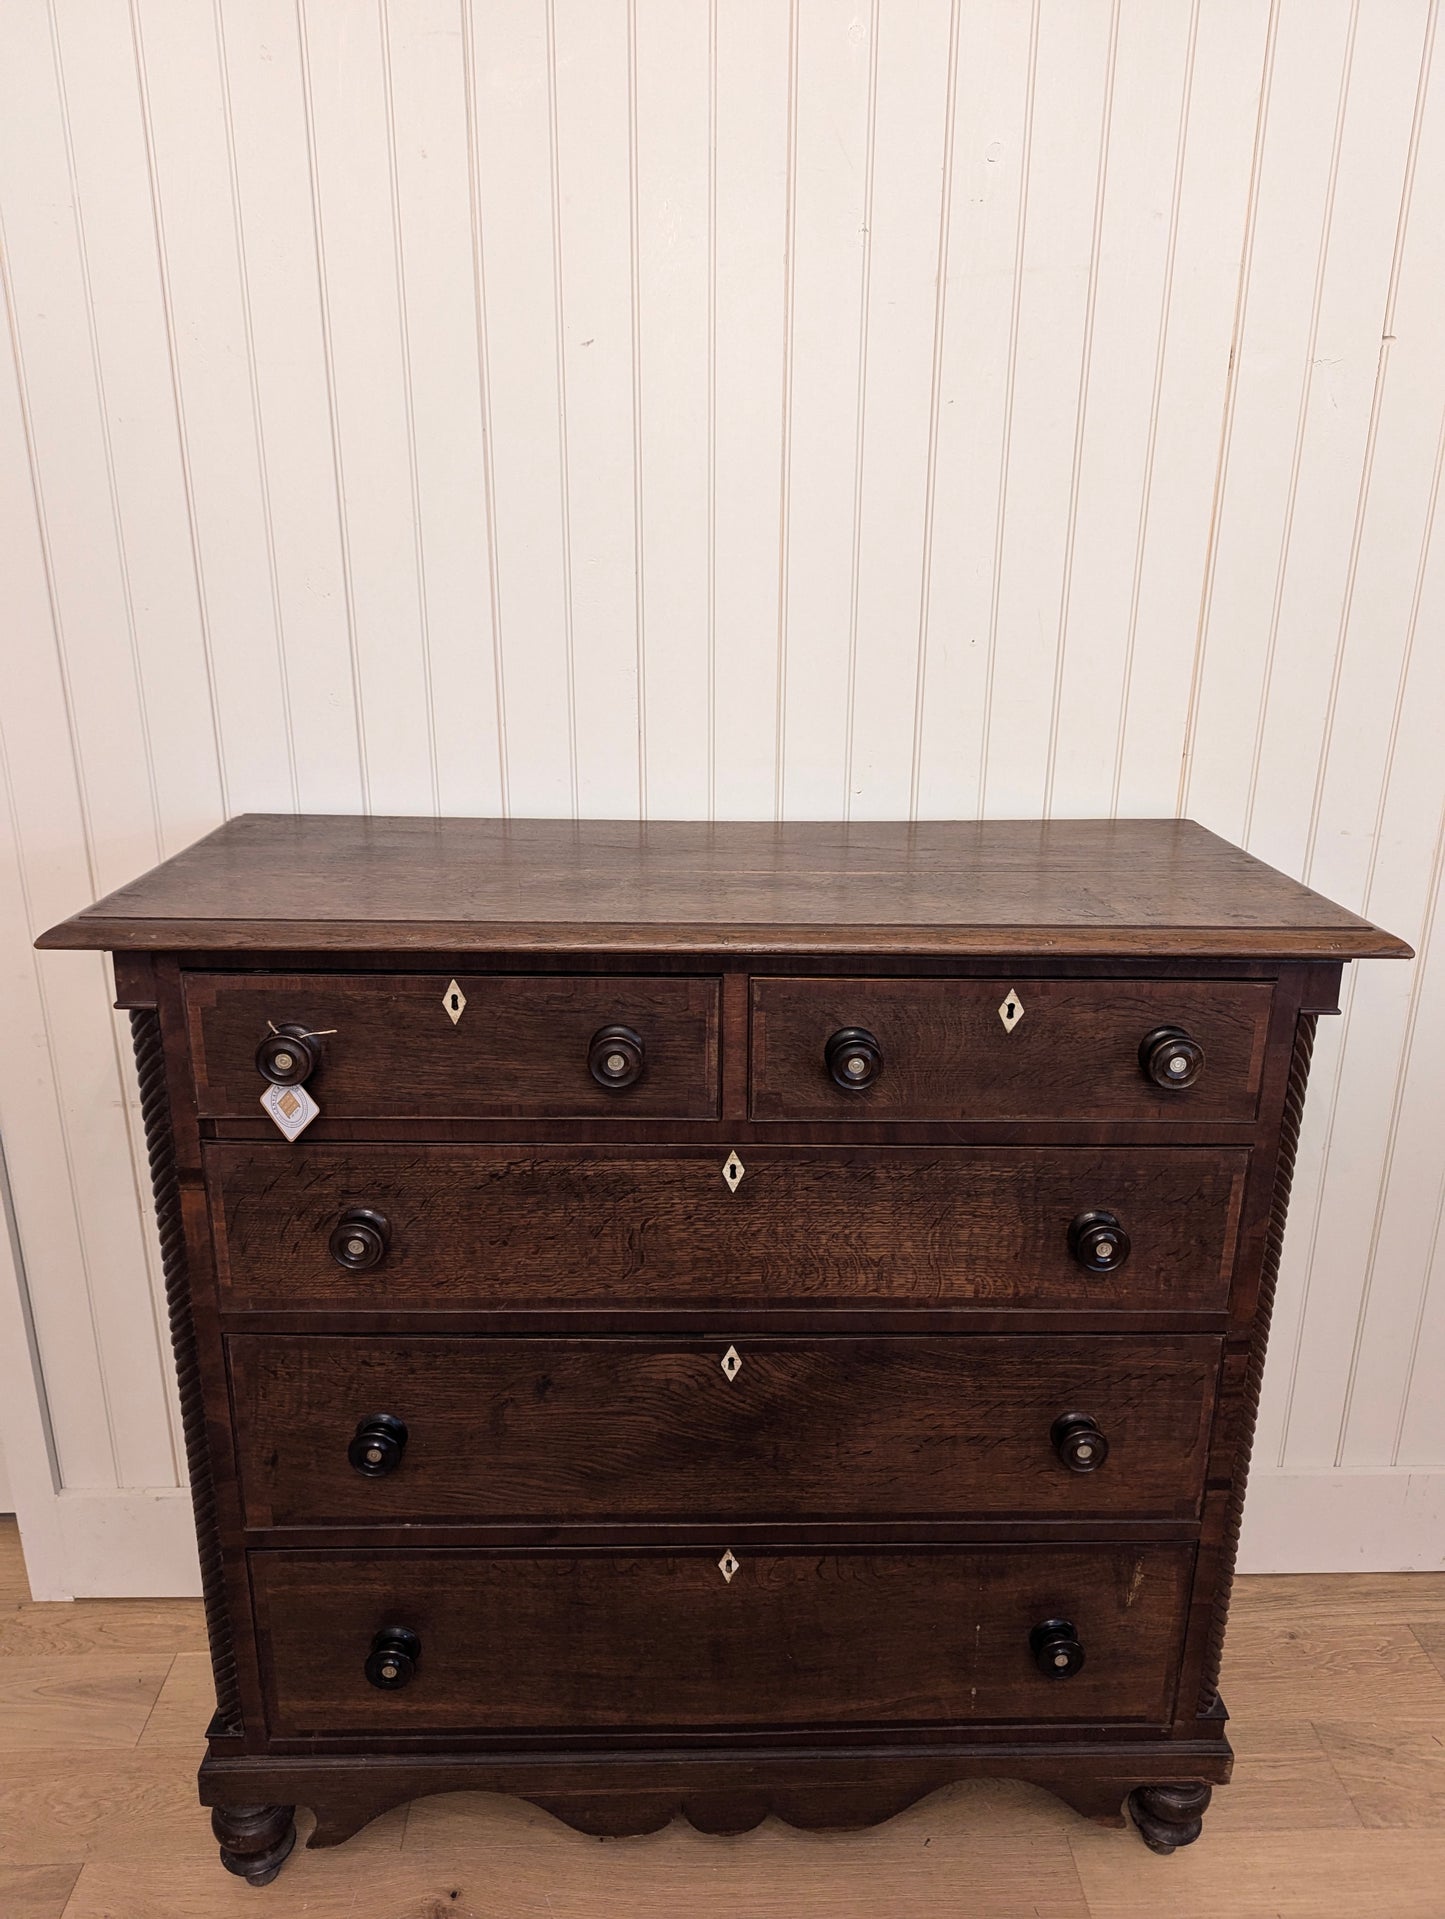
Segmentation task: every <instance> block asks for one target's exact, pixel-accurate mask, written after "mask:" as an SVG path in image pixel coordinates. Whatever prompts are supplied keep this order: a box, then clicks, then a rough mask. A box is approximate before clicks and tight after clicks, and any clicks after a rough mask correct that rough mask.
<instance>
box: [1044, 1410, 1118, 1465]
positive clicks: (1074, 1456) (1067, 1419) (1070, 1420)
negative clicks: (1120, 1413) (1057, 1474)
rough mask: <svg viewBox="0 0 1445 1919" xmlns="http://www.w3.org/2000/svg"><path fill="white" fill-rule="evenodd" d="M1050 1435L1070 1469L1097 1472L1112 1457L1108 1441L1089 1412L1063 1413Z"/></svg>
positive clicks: (1059, 1454) (1061, 1457)
mask: <svg viewBox="0 0 1445 1919" xmlns="http://www.w3.org/2000/svg"><path fill="white" fill-rule="evenodd" d="M1049 1438H1050V1440H1051V1441H1052V1442H1053V1448H1054V1451H1055V1452H1056V1453H1057V1454H1058V1456H1059V1458H1060V1459H1061V1460H1062V1461H1063V1462H1064V1464H1065V1465H1066V1466H1067V1467H1068V1469H1069V1471H1070V1472H1071V1473H1096V1472H1097V1471H1098V1470H1099V1468H1100V1467H1101V1466H1102V1465H1103V1463H1104V1461H1105V1460H1106V1459H1107V1458H1108V1457H1109V1442H1108V1440H1107V1439H1106V1438H1105V1436H1104V1434H1103V1433H1102V1432H1101V1431H1100V1430H1099V1427H1098V1425H1097V1423H1096V1422H1095V1421H1094V1420H1093V1419H1092V1418H1090V1416H1089V1414H1088V1413H1063V1414H1061V1415H1060V1417H1059V1418H1058V1419H1056V1420H1055V1421H1054V1423H1053V1426H1052V1427H1051V1428H1050V1431H1049Z"/></svg>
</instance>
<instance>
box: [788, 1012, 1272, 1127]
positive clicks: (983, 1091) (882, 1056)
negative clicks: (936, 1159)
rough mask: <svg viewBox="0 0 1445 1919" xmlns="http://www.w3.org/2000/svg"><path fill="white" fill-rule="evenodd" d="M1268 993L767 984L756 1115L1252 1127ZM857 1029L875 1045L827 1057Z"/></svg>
mask: <svg viewBox="0 0 1445 1919" xmlns="http://www.w3.org/2000/svg"><path fill="white" fill-rule="evenodd" d="M1272 990H1273V989H1272V988H1271V987H1270V986H1269V985H1268V984H1266V983H1257V982H1251V981H1242V980H1219V981H1212V980H1187V979H1186V980H1124V979H1024V978H1002V977H1000V978H997V979H755V980H754V981H753V983H752V1080H751V1111H752V1115H753V1117H754V1118H755V1119H760V1120H800V1119H813V1120H817V1119H830V1120H850V1119H866V1120H890V1121H891V1120H909V1119H915V1120H940V1119H997V1120H1080V1119H1089V1120H1092V1119H1121V1120H1151V1121H1166V1122H1167V1121H1183V1122H1189V1121H1195V1120H1216V1121H1240V1122H1248V1121H1250V1120H1252V1119H1253V1118H1254V1114H1255V1106H1256V1102H1257V1100H1258V1096H1259V1083H1260V1073H1261V1071H1262V1069H1263V1063H1264V1050H1265V1037H1266V1031H1267V1027H1268V1022H1269V1008H1270V998H1271V994H1272ZM1169 1031H1172V1032H1175V1033H1180V1034H1183V1035H1184V1036H1185V1038H1186V1040H1187V1041H1189V1042H1190V1043H1191V1044H1192V1047H1193V1048H1196V1049H1197V1053H1196V1052H1195V1051H1191V1050H1189V1047H1181V1046H1179V1045H1177V1044H1176V1045H1175V1046H1173V1047H1172V1048H1171V1046H1170V1045H1169V1042H1168V1041H1167V1040H1166V1041H1164V1042H1163V1047H1162V1050H1160V1041H1159V1039H1158V1038H1157V1036H1158V1035H1160V1034H1164V1033H1166V1032H1169ZM848 1034H861V1035H862V1036H863V1038H864V1045H863V1047H862V1048H861V1049H854V1050H852V1051H850V1049H849V1048H848V1046H847V1043H846V1041H844V1042H842V1043H841V1044H840V1046H839V1047H837V1048H835V1049H834V1052H833V1053H832V1054H831V1055H830V1051H829V1043H830V1041H832V1040H833V1039H834V1037H835V1035H848ZM869 1042H871V1049H870V1046H869V1044H868V1043H869ZM1151 1042H1152V1043H1151ZM850 1061H851V1062H852V1064H851V1067H850ZM1151 1075H1157V1076H1158V1077H1157V1078H1156V1077H1154V1076H1151ZM1159 1080H1162V1081H1163V1083H1162V1084H1160V1083H1159ZM840 1081H841V1082H842V1083H841V1084H840V1083H839V1082H840Z"/></svg>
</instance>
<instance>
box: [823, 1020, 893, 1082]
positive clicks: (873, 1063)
mask: <svg viewBox="0 0 1445 1919" xmlns="http://www.w3.org/2000/svg"><path fill="white" fill-rule="evenodd" d="M823 1062H824V1064H825V1065H826V1066H827V1068H828V1072H829V1075H830V1076H831V1078H832V1081H833V1084H834V1085H835V1086H841V1087H842V1088H843V1090H844V1091H845V1092H850V1093H851V1092H856V1091H857V1090H858V1089H859V1088H860V1087H862V1086H871V1085H872V1084H873V1082H874V1080H876V1079H877V1077H878V1075H879V1074H880V1073H881V1072H882V1071H883V1048H882V1047H881V1046H880V1045H879V1044H878V1042H877V1040H876V1039H875V1038H874V1037H873V1035H872V1034H871V1033H870V1032H869V1031H868V1030H867V1028H866V1027H863V1026H845V1027H843V1028H842V1030H841V1031H840V1032H837V1033H834V1034H833V1036H832V1038H831V1039H830V1040H829V1041H828V1043H827V1045H826V1046H825V1047H824V1048H823Z"/></svg>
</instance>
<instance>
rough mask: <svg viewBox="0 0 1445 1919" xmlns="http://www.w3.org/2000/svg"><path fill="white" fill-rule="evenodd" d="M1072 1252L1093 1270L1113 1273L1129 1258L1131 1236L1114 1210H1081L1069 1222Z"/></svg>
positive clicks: (1082, 1263) (1090, 1271) (1088, 1270)
mask: <svg viewBox="0 0 1445 1919" xmlns="http://www.w3.org/2000/svg"><path fill="white" fill-rule="evenodd" d="M1069 1251H1070V1252H1071V1253H1072V1254H1073V1256H1074V1258H1075V1259H1076V1260H1077V1261H1078V1262H1079V1264H1080V1265H1081V1266H1082V1267H1083V1268H1084V1270H1085V1272H1089V1273H1112V1272H1113V1271H1114V1270H1115V1268H1116V1267H1119V1266H1122V1265H1123V1264H1124V1261H1125V1260H1126V1259H1127V1258H1128V1257H1129V1235H1128V1234H1127V1233H1126V1232H1125V1231H1124V1228H1123V1227H1122V1226H1121V1225H1120V1224H1119V1221H1118V1219H1117V1218H1116V1216H1115V1215H1114V1214H1113V1213H1109V1212H1103V1211H1099V1212H1093V1213H1080V1214H1078V1215H1077V1216H1076V1217H1075V1218H1074V1219H1071V1220H1070V1221H1069Z"/></svg>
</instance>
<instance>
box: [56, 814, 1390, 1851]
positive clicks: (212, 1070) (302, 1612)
mask: <svg viewBox="0 0 1445 1919" xmlns="http://www.w3.org/2000/svg"><path fill="white" fill-rule="evenodd" d="M41 944H42V945H48V946H67V947H92V948H108V949H109V950H111V951H112V952H113V953H114V954H115V956H116V958H115V967H116V981H117V987H118V996H119V1001H120V1004H121V1005H122V1006H124V1007H128V1008H129V1009H130V1011H131V1018H132V1023H133V1027H134V1034H135V1047H136V1059H137V1065H138V1069H139V1077H140V1093H141V1102H142V1108H143V1113H144V1119H145V1125H146V1131H147V1139H148V1143H149V1150H150V1157H151V1169H152V1173H153V1177H154V1185H155V1200H156V1215H157V1224H158V1228H159V1232H160V1238H161V1248H162V1254H163V1261H164V1268H165V1275H166V1286H167V1295H168V1301H169V1306H170V1313H171V1325H172V1332H173V1335H174V1341H175V1351H176V1361H177V1371H178V1380H179V1389H180V1400H181V1409H182V1414H183V1419H184V1427H185V1434H186V1441H187V1451H188V1457H189V1466H190V1474H191V1486H192V1494H193V1499H194V1504H195V1516H196V1527H197V1538H198V1544H199V1550H200V1562H201V1575H202V1584H203V1589H204V1595H205V1605H206V1616H207V1623H208V1628H209V1633H210V1644H211V1653H212V1660H213V1665H214V1673H215V1684H216V1706H217V1709H216V1715H215V1718H214V1720H213V1721H212V1723H211V1727H210V1740H209V1749H208V1753H207V1757H206V1759H205V1761H204V1763H203V1765H202V1768H201V1776H200V1785H201V1798H202V1801H203V1803H204V1804H206V1805H209V1806H211V1807H212V1808H213V1824H214V1828H215V1831H216V1834H217V1837H218V1839H219V1841H220V1844H221V1857H222V1860H223V1862H224V1863H225V1864H226V1865H227V1866H228V1867H229V1868H230V1869H231V1870H232V1871H234V1872H238V1873H242V1874H244V1875H245V1876H246V1877H247V1878H248V1879H250V1880H251V1881H252V1882H253V1883H256V1884H264V1883H265V1882H266V1881H267V1880H269V1879H270V1878H273V1877H274V1876H275V1873H276V1872H277V1870H278V1869H279V1867H280V1865H281V1863H282V1862H283V1860H284V1859H285V1857H286V1854H287V1853H288V1852H289V1850H290V1848H291V1845H292V1843H293V1839H294V1826H293V1822H292V1816H293V1811H294V1808H295V1807H296V1806H297V1805H298V1804H300V1805H305V1806H309V1807H311V1808H312V1809H313V1810H314V1812H315V1814H316V1820H317V1823H316V1827H315V1831H314V1833H313V1837H312V1840H311V1843H312V1844H313V1845H315V1844H320V1845H326V1844H334V1843H336V1842H338V1841H340V1840H342V1839H345V1838H346V1837H348V1836H349V1835H350V1834H351V1833H353V1832H355V1831H356V1830H358V1829H359V1828H360V1827H361V1826H363V1825H364V1824H365V1823H366V1822H367V1821H368V1820H370V1819H372V1818H374V1817H375V1816H376V1815H377V1814H378V1813H380V1812H382V1811H384V1810H386V1809H387V1808H388V1807H390V1806H393V1805H395V1804H398V1803H400V1802H402V1801H404V1800H407V1799H410V1798H412V1797H415V1796H418V1795H423V1794H428V1793H436V1792H446V1791H454V1790H458V1789H465V1788H476V1789H483V1790H488V1791H502V1792H508V1793H514V1794H518V1795H520V1796H522V1797H525V1798H527V1799H529V1800H531V1801H533V1802H535V1803H536V1804H538V1805H541V1806H544V1807H546V1808H547V1809H548V1810H550V1811H551V1812H554V1813H555V1814H557V1815H558V1816H559V1817H560V1818H562V1819H565V1820H567V1821H569V1822H570V1823H571V1824H573V1825H575V1826H578V1827H580V1828H582V1829H584V1830H586V1831H589V1832H596V1833H629V1832H640V1831H646V1830H650V1829H652V1828H655V1827H657V1826H660V1825H662V1824H663V1823H665V1822H666V1821H667V1820H668V1819H670V1818H672V1817H673V1816H674V1815H676V1814H678V1813H679V1812H680V1813H683V1814H685V1815H686V1817H687V1818H689V1819H690V1820H691V1821H692V1823H693V1824H694V1825H695V1826H698V1827H700V1828H703V1829H704V1830H708V1831H717V1832H725V1831H736V1830H740V1829H743V1828H745V1827H748V1826H750V1825H753V1824H755V1823H756V1822H757V1821H758V1820H759V1819H761V1818H763V1817H764V1816H765V1815H766V1814H767V1813H769V1812H775V1813H777V1814H779V1815H780V1816H781V1817H782V1818H784V1819H786V1820H789V1821H791V1822H793V1823H794V1824H797V1825H806V1826H820V1827H827V1826H846V1825H856V1824H863V1823H867V1822H870V1821H874V1820H878V1819H881V1818H884V1817H886V1816H888V1815H889V1814H891V1813H893V1812H896V1811H898V1810H899V1809H900V1808H901V1807H903V1806H905V1805H907V1804H908V1803H909V1802H910V1801H912V1800H914V1799H917V1798H918V1797H919V1796H921V1795H922V1794H924V1793H927V1792H930V1791H932V1790H934V1789H935V1788H936V1787H938V1786H941V1785H944V1784H946V1783H948V1782H950V1781H952V1780H956V1779H960V1778H968V1777H974V1776H979V1775H988V1774H997V1775H1005V1776H1010V1777H1014V1778H1020V1779H1025V1780H1030V1781H1033V1782H1035V1783H1037V1784H1039V1785H1042V1786H1045V1787H1048V1788H1050V1789H1051V1790H1052V1791H1054V1792H1055V1793H1057V1794H1059V1795H1061V1796H1062V1797H1063V1798H1064V1799H1066V1800H1067V1801H1068V1802H1069V1803H1070V1804H1071V1805H1072V1806H1074V1807H1076V1808H1077V1809H1078V1810H1079V1811H1080V1812H1082V1813H1084V1814H1086V1815H1088V1816H1090V1817H1092V1818H1095V1819H1099V1820H1102V1821H1104V1822H1106V1823H1114V1824H1122V1823H1123V1819H1124V1808H1125V1805H1126V1803H1127V1804H1128V1806H1129V1808H1130V1809H1131V1810H1132V1812H1133V1816H1134V1819H1135V1822H1136V1824H1137V1825H1138V1827H1139V1829H1140V1831H1141V1832H1142V1834H1143V1836H1144V1838H1145V1839H1146V1840H1147V1841H1148V1843H1149V1844H1151V1845H1152V1846H1155V1847H1156V1848H1157V1849H1159V1850H1163V1851H1169V1850H1172V1849H1173V1848H1174V1847H1175V1846H1177V1845H1181V1844H1184V1843H1187V1842H1188V1841H1189V1840H1191V1839H1193V1838H1195V1837H1196V1836H1197V1835H1198V1833H1199V1830H1200V1819H1201V1815H1202V1813H1203V1811H1204V1809H1205V1807H1206V1805H1207V1803H1208V1800H1209V1796H1210V1791H1211V1788H1212V1786H1213V1785H1214V1784H1217V1783H1219V1782H1222V1781H1224V1780H1227V1779H1228V1777H1229V1772H1230V1766H1231V1755H1230V1749H1229V1746H1228V1743H1227V1741H1226V1738H1225V1730H1224V1728H1225V1714H1224V1709H1223V1706H1222V1704H1221V1703H1220V1699H1219V1696H1218V1692H1217V1690H1216V1685H1217V1679H1218V1674H1219V1665H1220V1655H1221V1648H1222V1643H1223V1635H1224V1626H1225V1615H1226V1611H1227V1607H1228V1601H1229V1589H1230V1581H1231V1577H1232V1572H1233V1562H1234V1555H1235V1548H1236V1544H1237V1540H1238V1534H1239V1523H1240V1513H1241V1504H1242V1499H1243V1491H1244V1478H1245V1472H1246V1467H1247V1463H1248V1455H1249V1447H1250V1439H1251V1434H1252V1429H1253V1423H1254V1417H1255V1409H1256V1405H1257V1401H1258V1394H1259V1384H1260V1373H1261V1367H1262V1364H1263V1356H1264V1340H1265V1333H1266V1329H1267V1325H1268V1320H1269V1312H1270V1303H1271V1297H1272V1293H1273V1288H1274V1283H1275V1275H1276V1272H1277V1268H1278V1263H1279V1256H1280V1244H1281V1236H1282V1233H1283V1228H1284V1216H1285V1205H1286V1200H1287V1197H1288V1192H1289V1185H1290V1176H1291V1170H1292V1164H1293V1157H1294V1151H1295V1142H1296V1138H1297V1135H1298V1130H1299V1123H1300V1113H1301V1107H1302V1102H1303V1098H1304V1087H1305V1076H1306V1072H1307V1068H1308V1064H1309V1057H1310V1048H1311V1044H1312V1040H1313V1035H1314V1030H1315V1021H1316V1018H1317V1016H1318V1015H1319V1014H1321V1013H1328V1012H1332V1011H1333V1010H1335V1007H1336V1003H1337V993H1338V987H1339V979H1340V972H1341V968H1342V965H1343V964H1344V963H1345V962H1346V961H1348V960H1350V959H1354V958H1364V957H1371V956H1390V955H1396V956H1398V955H1405V954H1407V952H1408V949H1407V948H1405V947H1404V946H1403V945H1402V944H1401V943H1400V942H1399V941H1398V940H1395V939H1393V938H1391V937H1390V936H1389V935H1388V934H1386V933H1383V932H1381V931H1380V930H1379V929H1378V928H1376V927H1373V926H1370V925H1369V924H1367V923H1366V922H1365V921H1363V920H1360V919H1358V918H1356V917H1355V916H1353V915H1352V914H1350V913H1347V912H1345V911H1344V910H1343V909H1341V908H1339V907H1336V906H1333V905H1331V904H1330V903H1329V902H1328V901H1326V900H1323V899H1321V898H1320V897H1319V896H1318V895H1317V894H1314V893H1311V892H1309V891H1308V890H1307V889H1305V888H1303V887H1301V886H1298V885H1296V884H1294V883H1293V882H1292V881H1290V880H1287V879H1285V878H1284V877H1283V876H1282V875H1280V874H1278V873H1275V872H1273V871H1272V870H1271V869H1269V868H1267V867H1264V866H1262V865H1260V864H1259V863H1258V862H1256V861H1254V860H1251V859H1249V858H1248V857H1247V856H1246V855H1245V854H1243V853H1241V852H1238V851H1237V850H1236V849H1234V848H1232V847H1230V846H1228V845H1226V844H1225V843H1224V842H1222V841H1220V840H1217V839H1215V838H1213V837H1212V836H1211V835H1209V834H1208V833H1205V832H1204V831H1203V830H1202V829H1200V828H1198V827H1196V826H1193V825H1191V824H1189V823H1188V822H1179V821H1139V822H1130V823H1110V822H1102V821H1100V822H1071V823H1053V824H1049V825H1035V824H1024V823H1008V822H995V823H989V824H979V825H963V824H943V823H939V824H931V825H918V826H911V827H910V826H906V825H893V826H887V825H854V826H851V827H844V826H824V825H816V826H809V825H790V826H761V825H737V826H726V827H725V826H687V825H650V826H637V825H631V824H619V823H596V824H592V825H573V824H571V823H562V822H538V821H522V822H516V821H514V822H510V823H502V822H486V821H461V820H444V821H430V820H371V821H367V820H358V819H350V818H345V819H342V818H334V819H333V818H300V819H293V818H289V817H288V818H282V817H269V816H246V817H243V818H241V819H237V820H234V821H232V822H231V823H230V824H229V825H228V826H226V827H224V828H222V829H221V830H220V831H219V832H218V833H215V834H213V835H212V836H211V837H210V838H209V839H207V840H204V841H202V842H200V843H199V844H198V845H197V846H195V847H193V848H191V849H190V850H189V851H188V852H186V853H184V854H182V855H180V856H179V857H177V858H176V859H173V860H171V861H169V862H168V863H167V864H166V865H164V866H162V867H159V868H157V869H156V871H155V872H153V873H151V874H149V875H147V876H146V877H145V878H144V879H141V880H139V881H137V882H136V883H135V884H134V885H132V886H129V887H126V888H123V889H122V890H121V891H120V892H118V893H116V894H112V895H111V896H110V898H109V899H107V900H103V901H101V902H100V903H99V904H98V905H96V906H93V907H91V908H89V909H87V910H86V911H85V912H83V913H81V914H79V915H78V916H77V917H76V918H75V919H73V920H70V921H68V922H67V923H66V924H65V925H64V926H61V927H57V928H56V929H55V930H54V931H53V932H52V933H49V934H47V935H46V936H45V938H44V940H43V941H42V942H41ZM263 1102H264V1104H263ZM313 1108H314V1109H315V1110H314V1111H313Z"/></svg>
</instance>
